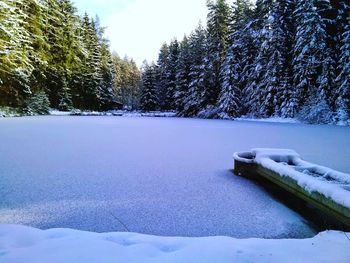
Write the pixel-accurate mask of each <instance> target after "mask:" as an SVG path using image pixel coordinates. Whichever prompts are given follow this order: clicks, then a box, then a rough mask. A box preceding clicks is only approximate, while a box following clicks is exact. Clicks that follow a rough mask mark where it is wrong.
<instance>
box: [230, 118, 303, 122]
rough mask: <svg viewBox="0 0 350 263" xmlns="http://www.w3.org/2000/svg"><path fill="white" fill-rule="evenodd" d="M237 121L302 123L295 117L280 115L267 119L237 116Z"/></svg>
mask: <svg viewBox="0 0 350 263" xmlns="http://www.w3.org/2000/svg"><path fill="white" fill-rule="evenodd" d="M235 120H237V121H252V122H272V123H300V121H299V120H297V119H293V118H279V117H271V118H265V119H255V118H246V117H242V118H235Z"/></svg>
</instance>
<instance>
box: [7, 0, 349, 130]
mask: <svg viewBox="0 0 350 263" xmlns="http://www.w3.org/2000/svg"><path fill="white" fill-rule="evenodd" d="M207 6H208V10H209V12H208V19H207V25H205V26H204V25H199V26H198V27H197V28H196V29H194V31H193V32H192V33H191V34H190V35H189V36H185V37H184V39H183V40H182V41H177V40H173V41H171V42H170V43H168V44H164V45H163V46H162V47H161V49H160V52H159V58H158V60H157V62H156V63H150V64H148V63H145V64H144V65H143V66H142V68H141V70H139V69H138V68H137V66H136V64H135V62H134V61H133V60H132V59H128V58H124V59H121V58H120V57H118V55H116V54H111V51H110V48H109V44H108V40H107V39H106V37H105V36H104V28H103V27H101V25H100V23H99V19H98V17H96V18H91V17H89V16H88V15H84V16H82V17H81V16H79V15H77V10H76V9H75V7H74V5H73V4H72V2H71V1H70V0H0V107H2V108H4V107H10V108H15V109H18V110H20V111H22V112H23V114H46V113H47V112H48V110H49V108H54V109H59V110H72V109H81V110H96V111H106V110H110V109H115V108H121V107H123V108H125V109H128V110H134V109H140V110H143V111H153V110H161V111H176V112H177V114H178V115H179V116H186V117H202V118H230V119H231V118H236V117H240V116H250V117H256V118H267V117H283V118H299V119H301V120H303V121H306V122H310V123H349V119H350V3H349V1H348V0H337V1H335V0H299V1H298V0H257V1H256V3H255V4H252V3H251V1H249V0H236V1H225V0H215V1H208V2H207ZM184 8H185V7H184ZM179 19H181V18H179ZM160 22H161V21H160ZM150 30H152V29H150ZM140 45H142V43H140Z"/></svg>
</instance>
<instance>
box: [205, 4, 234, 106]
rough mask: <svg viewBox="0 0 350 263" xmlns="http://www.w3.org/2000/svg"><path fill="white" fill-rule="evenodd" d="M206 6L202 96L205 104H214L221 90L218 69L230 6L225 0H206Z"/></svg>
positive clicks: (224, 45)
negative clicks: (205, 53)
mask: <svg viewBox="0 0 350 263" xmlns="http://www.w3.org/2000/svg"><path fill="white" fill-rule="evenodd" d="M207 6H208V9H209V13H208V19H207V20H208V25H207V31H208V37H207V56H206V59H205V61H204V63H205V64H204V65H203V66H204V70H205V82H206V83H205V90H204V91H203V94H202V97H203V101H204V103H205V106H210V105H216V103H217V99H218V97H219V94H220V91H221V87H220V69H221V66H222V63H223V62H224V59H225V55H226V51H227V46H228V38H229V15H230V7H229V6H228V4H227V3H226V1H225V0H216V1H215V2H212V1H208V4H207Z"/></svg>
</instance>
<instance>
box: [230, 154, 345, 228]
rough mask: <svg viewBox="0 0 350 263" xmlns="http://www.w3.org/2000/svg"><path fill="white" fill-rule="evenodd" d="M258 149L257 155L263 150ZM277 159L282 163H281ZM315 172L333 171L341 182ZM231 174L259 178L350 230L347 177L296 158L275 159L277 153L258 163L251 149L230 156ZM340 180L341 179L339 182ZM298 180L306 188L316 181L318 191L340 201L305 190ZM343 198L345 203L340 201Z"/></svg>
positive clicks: (313, 190)
mask: <svg viewBox="0 0 350 263" xmlns="http://www.w3.org/2000/svg"><path fill="white" fill-rule="evenodd" d="M258 150H259V151H260V152H261V150H263V149H258ZM269 151H271V149H269ZM276 152H278V150H276ZM282 155H283V154H282ZM295 156H297V155H295ZM283 159H284V160H283ZM281 160H283V161H284V162H281ZM294 160H296V161H294ZM265 164H267V165H265ZM305 164H307V166H305ZM302 165H304V166H305V167H306V168H303V169H305V170H303V169H300V168H301V166H302ZM315 167H316V168H319V167H320V168H321V169H315ZM327 169H328V170H327ZM318 170H321V171H331V172H334V173H335V175H340V176H338V177H340V178H341V179H339V178H331V177H329V175H324V174H322V173H320V172H318ZM301 171H302V172H301ZM315 171H317V172H315ZM234 173H235V174H236V175H239V176H243V177H246V178H249V179H253V180H254V179H257V178H259V177H263V178H265V179H267V180H268V181H270V182H272V183H274V184H276V185H277V186H279V187H281V188H283V189H285V190H287V191H288V192H290V193H292V194H293V195H295V196H296V197H298V198H300V199H302V200H304V201H306V202H307V203H309V204H311V205H313V206H314V207H317V208H318V209H320V210H321V211H323V212H325V213H326V214H328V215H329V216H331V217H333V218H335V219H336V220H338V221H339V222H341V223H343V224H344V225H345V226H346V227H350V206H349V205H348V202H347V201H348V200H350V183H349V181H348V180H347V176H349V178H350V175H347V174H343V173H340V172H337V171H333V170H331V169H329V168H326V167H322V166H317V165H314V164H311V163H307V162H305V161H302V160H301V159H298V157H296V158H289V159H288V158H284V156H280V157H278V154H272V158H269V156H268V155H267V156H265V157H264V159H263V161H261V160H260V159H258V158H257V157H256V153H255V152H254V150H253V151H252V152H242V153H235V154H234ZM329 173H330V172H329ZM330 174H331V173H330ZM327 176H328V177H327ZM343 177H344V178H345V179H343V180H342V178H343ZM298 178H302V179H303V181H304V179H305V181H306V183H305V184H306V186H307V182H308V180H309V181H310V182H311V183H312V182H314V181H315V180H318V181H319V182H318V181H316V184H317V185H318V184H319V185H320V189H321V190H322V189H327V187H330V188H331V189H332V190H334V192H336V194H338V193H339V194H338V195H337V196H336V197H338V196H340V197H341V198H334V197H333V196H329V195H328V194H327V193H326V194H325V193H323V192H322V191H321V190H318V189H312V188H311V189H310V187H305V185H304V183H303V184H302V183H300V180H299V179H298ZM325 178H326V179H325ZM338 189H339V190H338ZM343 199H344V200H345V201H343Z"/></svg>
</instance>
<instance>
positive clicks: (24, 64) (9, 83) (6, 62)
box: [0, 0, 34, 107]
mask: <svg viewBox="0 0 350 263" xmlns="http://www.w3.org/2000/svg"><path fill="white" fill-rule="evenodd" d="M25 6H26V4H25V1H24V0H4V1H1V3H0V7H1V10H2V12H1V16H0V41H1V42H0V105H1V104H2V105H6V106H13V107H21V106H22V104H23V101H24V100H25V99H27V98H28V97H29V96H30V95H31V93H32V91H31V87H30V76H31V74H32V72H33V70H34V66H33V64H32V61H31V59H30V57H31V56H30V52H31V49H32V47H31V46H30V43H31V37H30V32H29V31H28V26H27V25H28V23H27V18H28V15H27V14H26V13H25V10H24V9H25Z"/></svg>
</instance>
